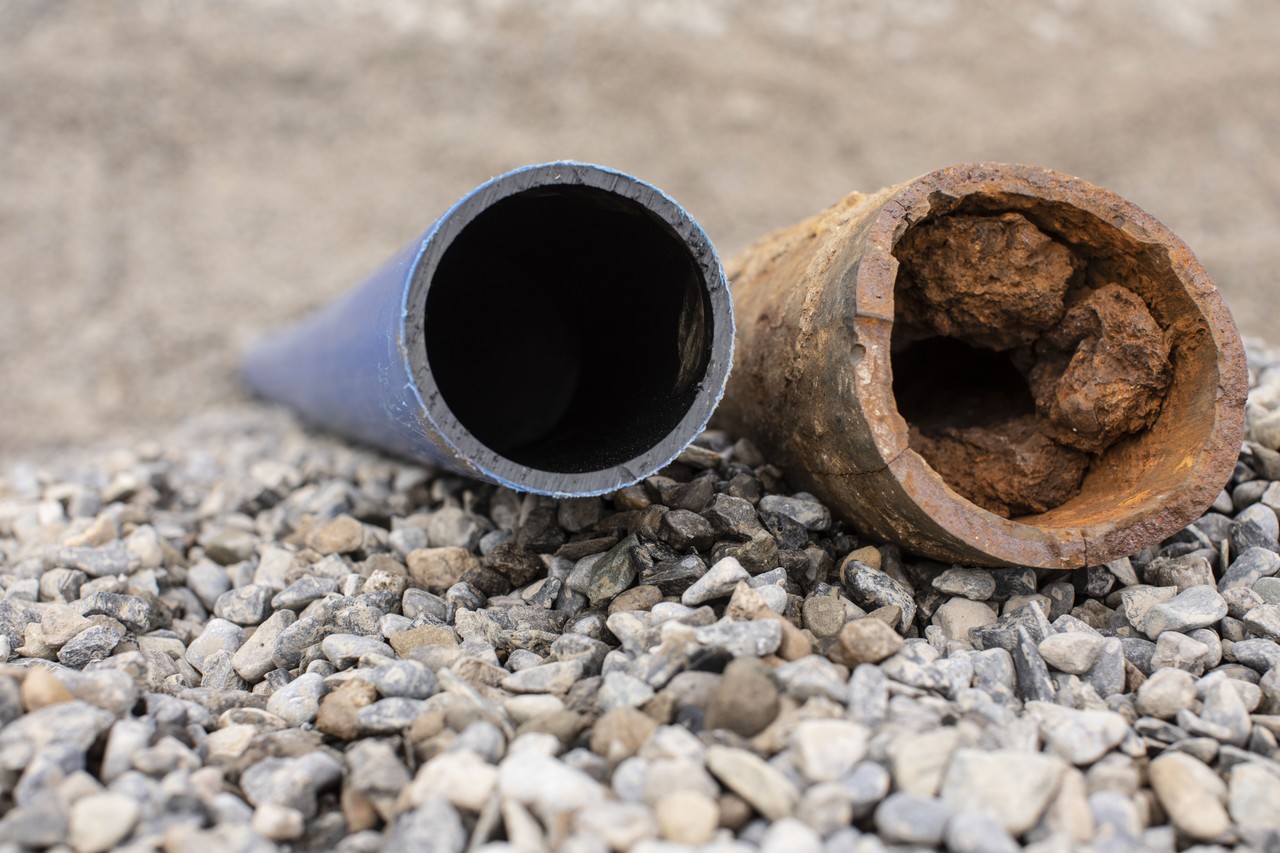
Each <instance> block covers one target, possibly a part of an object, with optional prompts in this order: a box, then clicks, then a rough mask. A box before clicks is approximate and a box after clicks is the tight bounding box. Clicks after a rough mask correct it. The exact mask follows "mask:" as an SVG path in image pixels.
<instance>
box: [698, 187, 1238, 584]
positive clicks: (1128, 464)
mask: <svg viewBox="0 0 1280 853" xmlns="http://www.w3.org/2000/svg"><path fill="white" fill-rule="evenodd" d="M993 229H994V230H993ZM1001 229H1004V230H1001ZM913 232H914V234H913ZM992 233H994V234H996V237H995V238H994V242H990V241H989V242H988V243H987V244H984V243H983V240H984V239H987V238H986V237H983V236H981V235H983V234H992ZM1037 235H1038V236H1037ZM1001 241H1003V242H1001ZM930 253H932V254H930ZM939 253H940V254H939ZM1002 264H1003V265H1004V266H1002ZM1055 264H1056V265H1057V266H1056V267H1055V266H1054V265H1055ZM948 265H950V266H948ZM1055 269H1056V272H1055ZM939 270H942V272H938V271H939ZM947 270H951V272H947ZM975 270H977V271H978V273H980V274H976V273H975ZM1045 270H1048V272H1045ZM728 271H729V278H730V281H731V283H732V289H733V298H734V304H735V313H736V315H737V339H736V358H735V365H734V370H733V374H732V377H731V379H730V382H729V387H728V390H727V392H726V396H725V399H724V401H723V403H722V404H721V406H720V409H719V411H718V413H717V422H718V425H720V426H723V427H724V428H725V429H728V430H731V431H733V432H736V433H739V434H742V435H745V436H748V437H750V438H751V439H752V440H754V441H755V442H756V443H757V445H759V446H760V448H761V449H762V450H763V451H764V452H765V453H766V455H768V456H769V458H770V459H773V460H776V461H777V462H779V463H780V464H781V465H782V466H783V468H784V470H785V472H786V474H787V477H788V480H789V481H790V482H791V483H792V485H793V486H796V487H799V488H804V489H807V490H809V491H811V492H813V493H815V494H817V495H819V496H820V497H822V498H824V499H825V500H826V501H828V502H830V503H831V504H832V505H833V506H834V507H835V508H836V509H837V510H838V511H839V512H841V513H842V514H843V515H844V516H845V517H846V518H847V519H848V520H849V521H851V522H852V523H853V524H854V525H855V526H856V527H857V528H858V529H859V530H861V531H863V532H865V533H868V534H870V535H872V536H874V537H877V538H879V539H881V540H884V541H889V542H896V543H898V544H900V545H901V546H902V547H903V548H904V549H906V550H909V551H911V552H914V553H917V554H922V555H925V556H928V557H932V558H934V559H938V560H942V561H947V562H956V563H962V564H969V565H985V566H1011V565H1017V566H1030V567H1038V568H1060V569H1069V568H1078V567H1082V566H1089V565H1098V564H1101V563H1104V562H1107V561H1110V560H1112V559H1115V558H1117V557H1120V556H1123V555H1127V554H1132V553H1135V552H1137V551H1139V550H1141V549H1143V548H1144V547H1147V546H1149V545H1151V544H1153V543H1156V542H1159V541H1160V540H1162V539H1163V538H1165V537H1167V536H1168V535H1170V534H1172V533H1174V532H1176V531H1177V530H1179V529H1180V528H1181V527H1183V526H1184V525H1186V524H1187V523H1189V522H1191V521H1193V520H1194V519H1196V518H1197V517H1199V515H1200V514H1202V513H1203V512H1204V510H1205V509H1206V507H1207V506H1208V505H1209V504H1210V503H1211V502H1212V501H1213V499H1214V498H1215V497H1216V496H1217V494H1218V493H1219V490H1220V489H1221V488H1222V486H1223V484H1224V483H1225V482H1226V481H1227V479H1228V477H1229V475H1230V473H1231V471H1232V468H1233V465H1234V462H1235V459H1236V456H1237V453H1238V451H1239V449H1240V443H1241V440H1242V437H1243V430H1244V416H1243V413H1244V400H1245V395H1246V391H1247V380H1246V371H1245V362H1244V355H1243V348H1242V346H1241V343H1240V339H1239V335H1238V333H1237V331H1236V327H1235V324H1234V323H1233V321H1232V319H1231V315H1230V313H1229V312H1228V310H1227V308H1226V306H1225V305H1224V304H1223V301H1222V299H1221V297H1220V296H1219V294H1218V291H1217V290H1216V288H1215V287H1214V285H1213V283H1212V282H1211V281H1210V279H1209V276H1208V275H1207V274H1206V272H1205V270H1204V269H1203V268H1202V267H1201V265H1200V263H1199V262H1198V261H1197V260H1196V259H1195V257H1194V256H1193V255H1192V253H1191V251H1190V250H1189V249H1188V248H1187V247H1186V246H1185V245H1184V244H1183V243H1182V242H1181V241H1180V240H1179V239H1178V238H1177V237H1176V236H1174V234H1173V233H1171V232H1170V231H1169V230H1168V229H1167V228H1166V227H1165V226H1163V225H1162V224H1160V223H1159V222H1158V221H1156V220H1155V219H1154V218H1153V217H1151V216H1150V215H1148V214H1146V213H1144V212H1143V211H1141V210H1139V209H1138V208H1137V207H1136V206H1134V205H1133V204H1131V203H1130V202H1128V201H1125V200H1124V199H1122V198H1120V197H1118V196H1116V195H1115V194H1114V193H1111V192H1109V191H1107V190H1105V189H1101V188H1099V187H1096V186H1093V185H1091V184H1088V183H1086V182H1084V181H1082V180H1079V179H1077V178H1073V177H1069V176H1067V175H1063V174H1059V173H1057V172H1053V171H1049V170H1047V169H1041V168H1034V167H1027V166H1011V165H992V164H979V165H966V166H957V167H953V168H947V169H942V170H939V171H937V172H933V173H931V174H928V175H925V176H923V177H920V178H917V179H915V180H912V181H908V182H906V183H903V184H899V185H897V186H893V187H888V188H886V189H883V190H881V191H879V192H877V193H874V194H872V195H859V194H854V195H851V196H849V197H848V198H846V199H845V200H843V201H842V202H840V203H839V204H837V205H835V206H834V207H832V208H830V209H828V210H826V211H824V212H823V213H820V214H819V215H817V216H816V217H814V218H812V219H809V220H806V221H804V222H801V223H799V224H797V225H795V226H793V227H790V228H786V229H783V230H781V231H778V232H776V233H774V234H771V235H769V236H767V237H765V238H764V239H763V240H762V241H760V242H759V243H757V244H756V245H754V246H752V247H751V248H749V249H748V250H747V251H746V252H745V253H743V254H742V255H741V256H740V257H738V258H736V259H735V260H734V261H733V262H731V263H730V264H729V265H728ZM1041 273H1044V275H1043V276H1042V275H1041ZM948 275H950V276H952V279H953V280H952V281H951V282H950V283H949V284H948V283H947V282H945V281H944V282H943V284H944V285H946V287H951V288H952V289H951V290H950V291H947V292H946V293H943V295H942V296H939V295H938V293H939V292H942V291H940V290H938V288H937V287H934V285H935V284H936V283H937V282H936V281H935V279H938V280H940V279H939V277H941V279H946V277H947V276H948ZM1037 276H1040V277H1041V278H1043V279H1044V281H1049V280H1050V279H1052V281H1049V284H1046V285H1045V288H1044V289H1043V290H1036V287H1039V285H1038V284H1035V282H1036V281H1039V280H1040V279H1038V278H1037ZM1045 276H1047V278H1046V277H1045ZM1055 276H1056V278H1055ZM957 282H958V283H957ZM1029 282H1030V283H1029ZM931 287H933V291H931V290H930V288H931ZM946 287H943V288H942V290H945V289H946ZM1020 288H1021V290H1020ZM1023 291H1025V292H1023ZM1050 291H1052V292H1050ZM931 293H932V295H930V294H931ZM993 293H994V294H996V296H997V297H999V296H1000V294H1002V293H1003V294H1004V297H1001V298H1004V302H1003V303H1002V304H1000V305H996V306H995V307H994V308H993V307H992V306H991V303H990V302H989V300H990V299H991V298H992V296H991V295H992V294H993ZM1010 293H1013V294H1015V298H1013V299H1012V300H1010V299H1008V298H1005V297H1007V296H1008V295H1009V294H1010ZM1046 294H1048V295H1047V296H1046ZM1042 297H1044V298H1042ZM930 300H933V301H930ZM1046 300H1047V301H1046ZM1055 300H1056V301H1055ZM1108 300H1110V301H1108ZM997 301H998V300H997ZM988 309H990V310H988ZM984 312H985V313H984ZM1107 312H1111V313H1107ZM1125 312H1130V313H1128V314H1126V313H1125ZM1139 315H1144V316H1139ZM1139 321H1140V322H1139ZM1144 324H1145V325H1144ZM1090 330H1092V331H1090ZM1117 336H1119V337H1117ZM1126 336H1127V337H1126ZM1143 336H1145V337H1143ZM1139 338H1141V339H1142V340H1141V343H1143V345H1144V346H1146V347H1147V349H1146V350H1141V347H1138V344H1137V343H1136V342H1138V339H1139ZM1135 348H1136V349H1135ZM1138 350H1141V351H1140V352H1138V354H1137V355H1134V352H1135V351H1138ZM1144 359H1145V360H1144ZM1046 377H1047V378H1046ZM957 391H959V392H960V393H957ZM1144 394H1145V395H1146V396H1143V395H1144ZM992 395H994V396H992ZM1002 395H1003V396H1002ZM957 401H959V403H961V404H964V405H959V407H958V408H957ZM993 401H994V402H993ZM957 412H960V414H957ZM1126 418H1127V420H1126ZM1011 424H1017V425H1020V426H1018V427H1017V429H1015V428H1014V427H1012V426H1010V425H1011ZM1117 424H1118V426H1117ZM1018 430H1023V432H1018ZM939 448H941V450H940V449H939ZM1028 448H1032V450H1028ZM951 451H954V453H953V454H952V455H951V456H948V455H947V453H949V452H951ZM1024 451H1027V452H1028V453H1031V454H1032V455H1031V456H1029V457H1027V458H1028V459H1031V461H1032V462H1034V463H1035V464H1022V463H1024V462H1026V459H1024V458H1023V457H1022V456H1021V455H1020V454H1022V453H1023V452H1024ZM1033 451H1034V452H1033ZM1041 452H1043V453H1044V454H1047V455H1046V456H1044V457H1043V458H1041V457H1040V456H1036V455H1035V453H1041ZM922 453H923V454H929V455H930V456H931V458H933V459H935V460H939V461H938V467H939V468H942V469H944V470H945V472H946V477H945V478H944V476H943V474H940V473H939V471H938V470H935V467H934V466H933V465H931V464H930V463H928V462H926V460H925V457H924V455H922ZM1049 458H1052V459H1053V460H1057V459H1059V458H1062V459H1066V460H1068V462H1070V463H1071V465H1076V466H1078V467H1077V469H1074V470H1076V471H1077V474H1076V475H1074V476H1075V477H1076V482H1075V483H1074V485H1072V484H1071V483H1070V482H1068V483H1067V485H1068V486H1071V487H1072V488H1074V489H1075V491H1074V492H1070V491H1069V490H1068V492H1069V493H1063V494H1066V497H1065V498H1064V497H1063V496H1062V494H1059V495H1057V496H1056V497H1047V496H1046V495H1047V493H1048V491H1051V490H1052V489H1051V487H1052V486H1053V485H1054V484H1052V483H1048V482H1047V480H1046V477H1047V475H1046V474H1045V472H1044V471H1043V470H1041V469H1048V468H1051V467H1052V466H1051V465H1049V464H1048V463H1044V459H1049ZM944 463H946V464H945V465H944ZM1041 463H1044V464H1041ZM948 465H949V466H950V467H947V466H948ZM1019 465H1021V466H1022V467H1019ZM1071 465H1067V466H1066V468H1067V469H1070V467H1071ZM1000 466H1006V467H1005V468H1004V469H1002V468H1001V467H1000ZM992 468H994V469H995V470H1006V469H1007V470H1008V471H1009V472H1010V473H1009V477H1008V478H1007V480H1008V481H1007V482H1006V481H1004V480H1001V479H1000V478H999V477H997V478H996V480H995V481H994V482H993V481H992V478H991V477H990V475H989V471H990V470H991V469H992ZM1064 476H1065V480H1066V481H1070V480H1071V476H1072V475H1071V473H1070V470H1068V471H1067V474H1066V475H1064ZM1019 477H1026V478H1029V480H1028V482H1027V483H1019V482H1014V481H1015V480H1017V478H1019ZM984 478H985V479H984ZM1015 487H1016V488H1015ZM1019 489H1021V491H1020V492H1019V491H1018V490H1019ZM1009 490H1012V491H1013V492H1018V494H1016V495H1014V496H1013V497H1009V496H1008V494H1006V492H1007V491H1009ZM1002 501H1004V502H1005V503H1002ZM979 503H982V504H983V505H984V506H986V507H987V508H984V506H980V505H979ZM992 507H995V508H994V509H993V508H992ZM1028 507H1031V509H1028ZM1006 515H1007V516H1009V517H1004V516H1006Z"/></svg>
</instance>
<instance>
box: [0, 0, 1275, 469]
mask: <svg viewBox="0 0 1280 853" xmlns="http://www.w3.org/2000/svg"><path fill="white" fill-rule="evenodd" d="M370 9H376V11H370ZM1278 32H1280V4H1275V3H1268V2H1265V0H1254V2H1247V0H1240V2H1228V0H1217V2H1210V0H1143V2H1138V0H1071V2H1067V0H1058V2H1054V3H1032V2H1025V3H1019V2H964V3H961V2H958V0H912V2H890V0H883V1H882V2H881V0H868V2H836V1H835V0H827V2H820V0H718V2H688V1H686V2H680V0H646V1H645V2H642V0H563V1H562V2H554V3H552V2H541V3H535V2H523V0H487V1H486V2H461V0H436V2H421V3H418V2H408V0H395V2H386V3H379V4H372V3H364V2H360V0H346V2H339V0H273V2H252V3H251V2H247V0H232V2H220V3H214V2H196V0H190V2H189V1H188V0H172V2H169V0H145V2H143V0H136V1H135V2H123V0H122V2H115V3H91V2H87V0H86V2H81V3H72V2H51V0H6V2H4V3H3V4H0V296H3V304H4V309H3V311H0V401H2V402H0V456H2V457H7V458H10V459H13V458H18V457H26V456H33V455H42V454H47V453H49V452H51V451H55V452H56V450H57V449H58V448H60V447H65V446H67V445H70V444H81V443H85V442H98V441H103V440H106V441H116V440H120V441H123V440H130V439H134V438H138V437H143V436H146V435H148V434H151V433H153V432H155V431H157V430H159V429H160V428H162V427H163V426H165V425H166V424H168V423H170V422H172V421H174V420H175V419H177V418H179V417H181V416H183V415H184V414H186V413H188V412H192V411H195V410H201V409H206V408H209V407H212V406H216V405H221V404H224V403H227V402H229V401H233V400H235V399H236V398H237V396H238V395H240V394H241V393H242V392H241V391H240V390H239V387H238V385H237V381H236V376H235V364H236V360H237V357H238V354H239V353H240V352H242V351H243V349H244V347H245V346H246V345H247V344H248V343H249V342H250V341H251V340H252V339H253V338H254V337H255V336H256V335H258V334H259V333H260V332H261V331H262V330H264V329H266V328H268V327H270V326H272V325H273V324H278V323H281V322H283V321H286V320H289V319H291V318H293V317H296V316H298V315H300V314H301V313H303V312H304V311H306V310H307V309H309V308H312V307H315V306H318V305H320V304H322V303H324V302H325V301H326V300H328V299H330V298H331V297H332V296H334V295H335V294H337V293H339V292H341V291H343V290H344V289H345V288H347V287H348V286H350V285H351V284H353V283H354V282H356V281H358V280H359V279H361V278H362V276H363V275H364V274H365V273H367V272H368V271H370V270H372V269H373V268H375V267H376V266H377V265H378V264H379V263H380V262H381V261H382V260H383V259H384V258H385V257H386V256H387V255H389V254H390V253H391V252H392V251H393V250H394V249H396V248H397V247H398V246H400V245H402V244H403V243H405V242H406V241H408V240H410V239H411V238H413V237H414V236H415V235H416V234H418V233H419V232H420V231H421V230H422V229H423V228H425V227H426V226H427V225H428V224H429V223H430V222H431V220H432V219H433V218H434V217H435V216H436V215H438V214H439V213H440V212H441V211H442V210H443V209H444V208H445V207H446V206H447V205H448V204H449V203H450V202H452V201H453V200H454V199H455V198H456V197H458V196H459V195H461V194H462V193H463V192H465V191H466V190H467V189H469V188H470V187H471V186H473V185H475V184H476V183H479V182H480V181H482V180H484V179H486V178H488V177H489V176H491V175H494V174H498V173H500V172H503V171H505V170H507V169H509V168H511V167H514V166H517V165H520V164H523V163H529V162H537V161H544V160H549V159H557V158H575V159H583V160H589V161H596V162H600V163H604V164H608V165H611V166H614V167H616V168H620V169H623V170H625V171H629V172H632V173H633V174H636V175H639V176H641V177H643V178H645V179H647V180H650V181H652V182H653V183H655V184H657V185H658V186H660V187H662V188H664V189H665V190H667V191H668V192H670V193H671V194H672V195H674V196H675V197H676V198H677V199H678V200H679V201H681V202H682V203H683V204H684V205H685V206H686V207H687V208H688V209H689V210H690V211H691V212H692V213H693V214H694V215H695V216H696V217H698V218H699V219H700V221H701V222H702V223H703V225H704V226H705V228H706V229H707V231H708V233H709V234H710V235H711V237H712V238H713V239H714V240H715V241H716V242H717V244H718V245H719V246H720V248H721V249H722V251H723V252H724V253H725V254H726V255H727V254H731V253H732V252H733V251H735V250H737V249H740V248H742V247H744V246H745V245H746V244H747V243H749V242H750V241H751V240H752V239H754V238H755V237H756V236H758V235H760V234H761V233H763V232H765V231H766V230H768V229H771V228H774V227H776V226H781V225H785V224H787V223H790V222H792V221H794V220H796V219H798V218H800V217H803V216H805V215H808V214H810V213H813V212H816V211H817V210H819V209H820V208H822V207H824V206H826V205H827V204H829V203H831V202H833V201H835V200H836V199H838V198H839V197H840V196H842V195H843V194H845V193H846V192H847V191H849V190H853V189H863V190H872V189H875V188H878V187H880V186H882V185H884V184H887V183H894V182H897V181H900V180H903V179H906V178H909V177H912V176H914V175H916V174H919V173H922V172H925V171H928V170H930V169H932V168H935V167H938V166H943V165H947V164H952V163H958V162H964V161H971V160H1003V161H1022V162H1030V163H1037V164H1041V165H1046V166H1051V167H1054V168H1058V169H1061V170H1063V171H1067V172H1071V173H1074V174H1077V175H1080V176H1082V177H1084V178H1087V179H1089V180H1091V181H1094V182H1096V183H1100V184H1103V185H1105V186H1108V187H1110V188H1112V189H1114V190H1116V191H1118V192H1120V193H1121V194H1122V195H1125V196H1127V197H1129V198H1131V199H1132V200H1134V201H1135V202H1137V203H1138V204H1139V205H1141V206H1143V207H1145V208H1146V209H1147V210H1149V211H1150V212H1152V213H1154V214H1155V215H1156V216H1157V217H1159V218H1160V219H1162V220H1163V221H1164V222H1166V223H1167V224H1168V225H1169V226H1170V227H1172V228H1173V230H1174V231H1176V232H1177V233H1179V234H1180V235H1181V236H1182V237H1183V238H1184V239H1185V240H1186V241H1187V242H1188V243H1189V244H1190V245H1191V246H1192V247H1193V248H1194V249H1195V250H1196V251H1197V253H1198V254H1199V256H1200V258H1201V260H1202V261H1203V262H1204V263H1205V265H1206V266H1207V267H1208V269H1209V271H1210V273H1211V274H1212V275H1213V276H1214V277H1215V279H1216V280H1217V282H1218V283H1219V285H1220V287H1221V288H1222V290H1223V291H1224V292H1225V293H1226V295H1227V298H1228V302H1229V304H1230V305H1231V306H1232V307H1233V310H1234V311H1235V313H1236V317H1237V319H1238V320H1239V321H1240V324H1241V326H1242V328H1243V329H1244V330H1245V331H1246V332H1248V333H1251V334H1254V335H1259V336H1263V337H1267V338H1270V339H1271V340H1273V341H1274V340H1276V339H1277V337H1280V336H1277V335H1276V333H1275V332H1274V331H1273V324H1274V322H1275V318H1276V315H1275V310H1274V301H1275V294H1276V293H1277V290H1276V288H1277V276H1276V274H1275V269H1276V268H1277V266H1280V239H1277V237H1276V235H1277V234H1280V146H1277V145H1276V144H1275V143H1276V140H1277V139H1280V96H1277V93H1278V92H1280V50H1277V49H1276V48H1277V37H1276V33H1278Z"/></svg>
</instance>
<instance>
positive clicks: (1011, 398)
mask: <svg viewBox="0 0 1280 853" xmlns="http://www.w3.org/2000/svg"><path fill="white" fill-rule="evenodd" d="M893 396H894V398H895V399H896V400H897V403H898V412H899V414H901V415H902V417H903V418H905V419H906V420H907V423H909V424H912V425H913V426H915V427H918V428H919V429H920V431H921V432H923V433H925V434H926V435H935V434H937V433H938V432H940V431H941V430H943V429H945V428H947V427H956V428H959V429H964V428H966V427H992V426H996V425H998V424H1000V423H1002V422H1005V421H1008V420H1010V419H1012V418H1014V417H1017V416H1019V415H1031V414H1035V410H1036V404H1035V399H1034V398H1033V397H1032V396H1031V389H1030V388H1028V387H1027V381H1026V380H1025V379H1024V378H1023V376H1022V374H1021V373H1020V372H1019V371H1018V369H1017V368H1016V367H1015V366H1014V365H1013V362H1012V361H1011V360H1010V358H1009V353H1007V352H996V351H994V350H989V349H980V348H978V347H973V346H970V345H969V344H966V343H965V342H964V341H960V340H957V339H955V338H941V337H934V338H926V339H924V340H920V341H914V342H912V343H910V344H907V345H905V346H904V347H902V349H901V350H900V351H895V352H894V354H893Z"/></svg>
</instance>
